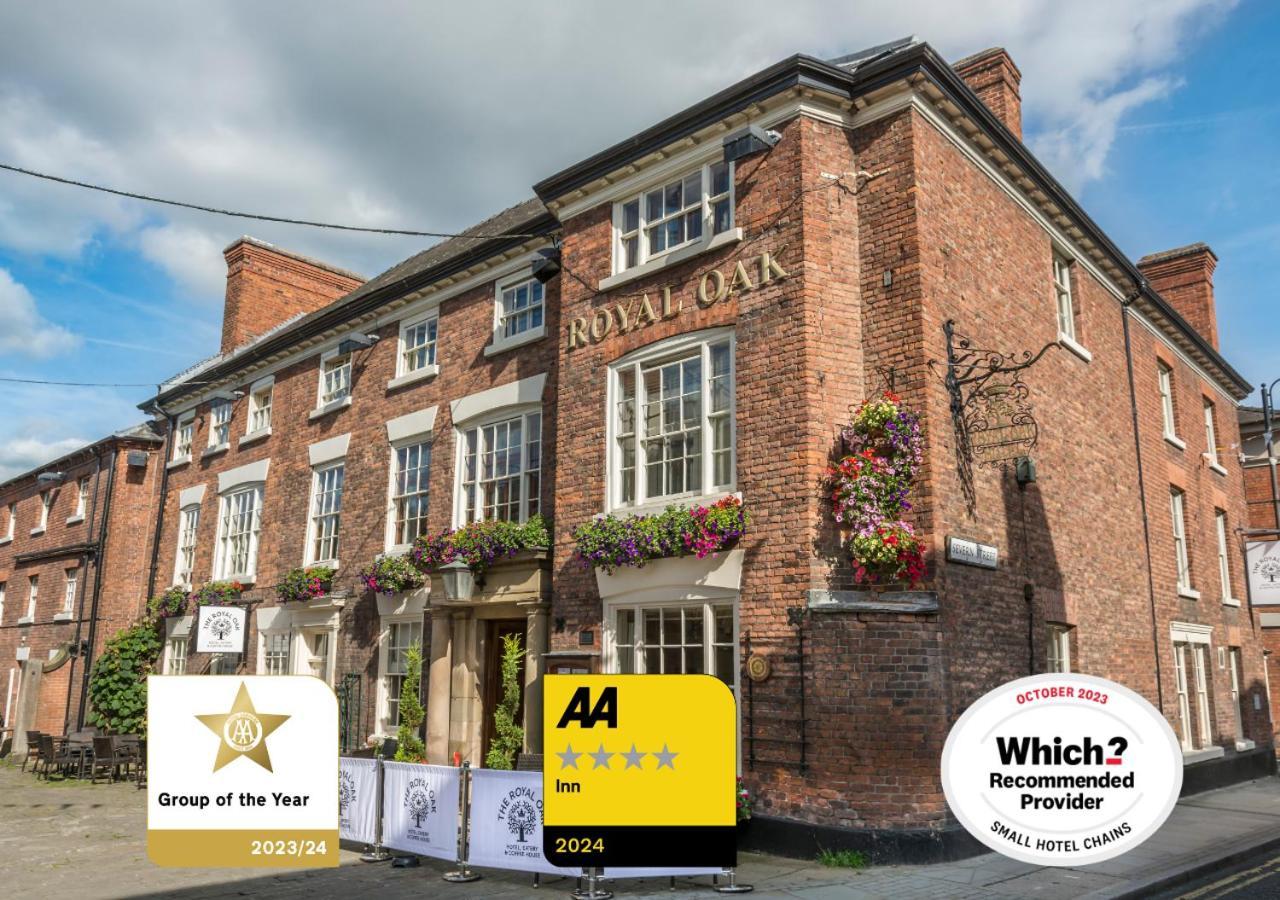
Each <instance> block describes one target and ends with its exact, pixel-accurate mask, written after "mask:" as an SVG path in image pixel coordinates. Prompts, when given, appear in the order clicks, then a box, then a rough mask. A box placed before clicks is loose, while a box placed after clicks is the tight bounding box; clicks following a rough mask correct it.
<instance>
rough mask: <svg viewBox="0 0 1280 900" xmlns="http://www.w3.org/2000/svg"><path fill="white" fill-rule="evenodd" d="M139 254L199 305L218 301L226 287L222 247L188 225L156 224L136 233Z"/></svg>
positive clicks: (206, 233)
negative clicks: (163, 272)
mask: <svg viewBox="0 0 1280 900" xmlns="http://www.w3.org/2000/svg"><path fill="white" fill-rule="evenodd" d="M138 246H139V247H140V248H141V250H142V255H143V256H144V257H146V258H147V259H149V260H150V261H151V262H153V263H155V264H156V265H158V266H160V267H161V268H163V269H164V270H165V271H166V272H168V273H169V274H170V275H171V276H172V277H173V279H174V281H176V282H177V283H178V286H179V287H180V288H182V289H183V291H185V292H186V293H187V294H188V296H189V297H190V299H193V300H196V301H199V302H209V301H215V302H221V300H222V296H223V293H224V290H225V288H226V284H227V268H226V263H224V262H223V260H222V247H220V246H218V242H217V241H216V240H215V239H214V238H213V236H212V235H210V234H209V233H208V232H206V231H203V230H201V229H199V228H194V227H192V226H189V225H157V226H155V227H152V228H144V229H143V230H142V231H141V232H140V233H139V234H138Z"/></svg>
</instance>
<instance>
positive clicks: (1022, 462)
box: [1013, 456, 1036, 485]
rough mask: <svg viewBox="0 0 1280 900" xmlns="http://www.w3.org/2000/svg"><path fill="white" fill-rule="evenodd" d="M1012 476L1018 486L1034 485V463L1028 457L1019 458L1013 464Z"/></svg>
mask: <svg viewBox="0 0 1280 900" xmlns="http://www.w3.org/2000/svg"><path fill="white" fill-rule="evenodd" d="M1013 474H1014V477H1015V478H1017V480H1018V484H1020V485H1028V484H1035V480H1036V461H1035V460H1034V459H1032V458H1031V457H1030V456H1019V457H1018V458H1017V459H1016V460H1014V463H1013Z"/></svg>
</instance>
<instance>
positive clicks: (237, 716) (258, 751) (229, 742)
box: [196, 681, 289, 772]
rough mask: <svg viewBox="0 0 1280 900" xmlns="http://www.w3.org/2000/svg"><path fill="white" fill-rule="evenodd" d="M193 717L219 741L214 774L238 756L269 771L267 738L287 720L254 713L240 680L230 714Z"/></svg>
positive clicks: (269, 761)
mask: <svg viewBox="0 0 1280 900" xmlns="http://www.w3.org/2000/svg"><path fill="white" fill-rule="evenodd" d="M196 718H197V719H199V720H200V721H201V722H203V723H204V725H205V727H206V728H208V729H209V730H210V731H212V732H213V733H214V734H216V735H217V736H218V737H219V738H221V739H222V742H221V743H220V744H218V758H217V759H215V760H214V762H213V771H215V772H216V771H218V770H219V769H221V768H222V767H223V766H225V765H226V764H227V763H229V762H233V761H234V760H237V759H239V758H240V757H242V756H247V757H248V758H249V759H251V760H253V761H254V762H256V763H257V764H258V765H260V766H262V768H264V769H266V770H267V771H268V772H271V771H273V770H272V768H271V755H270V754H269V753H267V735H269V734H271V732H273V731H275V730H276V729H277V728H279V727H280V726H281V725H283V724H284V723H285V720H286V719H288V718H289V717H288V716H277V715H272V714H270V713H260V712H258V711H257V710H255V709H254V708H253V701H252V700H250V699H249V689H248V688H247V687H245V684H244V682H243V681H242V682H240V690H239V691H238V692H237V693H236V700H235V702H234V703H232V704H231V711H230V712H227V713H221V714H213V715H207V716H196Z"/></svg>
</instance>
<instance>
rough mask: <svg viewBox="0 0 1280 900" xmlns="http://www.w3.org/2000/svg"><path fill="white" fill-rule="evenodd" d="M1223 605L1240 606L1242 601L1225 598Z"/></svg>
mask: <svg viewBox="0 0 1280 900" xmlns="http://www.w3.org/2000/svg"><path fill="white" fill-rule="evenodd" d="M1222 605H1223V606H1239V605H1240V601H1239V600H1237V599H1236V598H1235V597H1223V598H1222Z"/></svg>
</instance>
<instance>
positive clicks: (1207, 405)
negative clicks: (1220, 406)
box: [1201, 397, 1227, 475]
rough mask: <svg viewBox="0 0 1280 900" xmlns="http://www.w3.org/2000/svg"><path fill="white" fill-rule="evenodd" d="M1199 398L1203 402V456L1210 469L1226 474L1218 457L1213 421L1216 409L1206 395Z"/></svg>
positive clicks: (1216, 431) (1215, 428) (1216, 434)
mask: <svg viewBox="0 0 1280 900" xmlns="http://www.w3.org/2000/svg"><path fill="white" fill-rule="evenodd" d="M1201 400H1202V401H1203V403H1204V442H1205V451H1204V458H1205V460H1207V461H1208V463H1209V468H1210V469H1213V471H1215V472H1217V473H1218V474H1219V475H1226V474H1227V470H1226V469H1225V468H1224V467H1223V465H1222V460H1221V459H1219V458H1218V427H1217V425H1216V424H1215V421H1214V420H1215V416H1216V415H1217V412H1218V410H1217V407H1216V406H1215V405H1214V402H1213V401H1212V400H1210V399H1209V398H1208V397H1202V398H1201Z"/></svg>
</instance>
